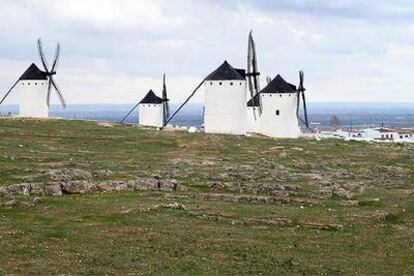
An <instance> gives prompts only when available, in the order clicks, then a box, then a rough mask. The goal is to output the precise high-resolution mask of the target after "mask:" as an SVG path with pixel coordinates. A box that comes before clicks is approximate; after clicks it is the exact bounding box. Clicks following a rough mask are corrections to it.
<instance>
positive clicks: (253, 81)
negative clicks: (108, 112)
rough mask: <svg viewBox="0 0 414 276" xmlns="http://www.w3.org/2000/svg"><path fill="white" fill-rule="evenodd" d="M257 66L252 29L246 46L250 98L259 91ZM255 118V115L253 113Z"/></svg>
mask: <svg viewBox="0 0 414 276" xmlns="http://www.w3.org/2000/svg"><path fill="white" fill-rule="evenodd" d="M258 70H259V69H258V67H257V55H256V44H255V42H254V39H253V31H250V33H249V39H248V48H247V72H246V76H247V82H248V89H249V92H250V98H251V99H252V98H254V97H255V96H256V95H257V94H258V93H259V92H260V81H259V75H260V73H259V71H258ZM258 110H259V114H261V113H262V103H261V100H260V97H259V108H258ZM255 119H256V115H255Z"/></svg>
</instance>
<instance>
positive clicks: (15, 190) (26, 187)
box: [5, 183, 30, 196]
mask: <svg viewBox="0 0 414 276" xmlns="http://www.w3.org/2000/svg"><path fill="white" fill-rule="evenodd" d="M5 190H6V195H25V196H27V195H30V184H28V183H23V184H14V185H10V186H7V187H6V188H5Z"/></svg>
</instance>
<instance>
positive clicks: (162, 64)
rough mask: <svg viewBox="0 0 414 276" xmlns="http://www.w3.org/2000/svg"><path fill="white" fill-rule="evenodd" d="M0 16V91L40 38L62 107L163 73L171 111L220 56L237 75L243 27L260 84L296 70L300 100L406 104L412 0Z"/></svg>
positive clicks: (413, 43)
mask: <svg viewBox="0 0 414 276" xmlns="http://www.w3.org/2000/svg"><path fill="white" fill-rule="evenodd" d="M0 17H1V18H2V21H3V22H7V24H1V26H0V38H1V41H2V43H1V44H0V64H1V65H2V66H1V67H0V91H5V90H7V89H8V86H9V85H11V84H12V83H13V81H14V80H15V78H17V77H19V76H20V75H21V74H22V73H23V71H24V70H25V69H26V67H27V66H28V65H30V63H31V62H33V61H36V62H38V57H37V52H36V48H35V42H36V39H37V37H39V36H41V37H42V38H43V41H44V45H45V47H46V52H47V55H48V56H50V57H51V56H52V55H53V50H54V49H53V48H54V47H55V43H56V42H57V41H59V42H60V43H61V44H62V57H61V64H60V67H59V70H58V75H57V79H58V81H59V82H60V86H61V88H62V90H63V91H64V94H65V96H66V98H68V102H69V103H93V102H102V103H111V102H119V103H132V102H135V101H137V99H138V98H140V97H141V96H143V95H144V93H145V92H146V91H147V90H149V89H150V88H153V89H156V90H157V89H158V88H159V87H160V81H161V76H162V74H163V73H167V76H168V80H169V86H170V90H171V94H170V95H171V100H172V102H180V101H182V100H183V99H184V98H185V97H186V95H188V94H189V93H190V92H191V91H192V89H193V87H194V86H195V85H196V84H197V83H198V82H199V81H201V80H202V79H203V78H204V76H205V75H207V74H208V73H209V72H211V71H212V70H214V69H215V68H216V67H217V66H218V65H219V64H221V63H222V61H223V60H224V59H227V60H229V61H230V63H231V64H233V65H234V66H235V67H245V64H246V50H247V49H246V48H247V34H248V32H249V30H250V29H254V36H255V38H256V43H257V48H258V58H259V67H260V70H261V72H262V76H263V77H264V76H266V75H269V76H275V75H276V74H277V73H281V74H282V75H283V76H284V77H285V78H286V79H287V80H289V81H290V82H292V83H296V82H297V79H298V77H297V72H298V70H299V69H301V68H303V69H304V70H305V74H306V85H307V87H308V95H309V96H308V99H309V100H310V101H338V100H341V101H404V102H408V101H411V102H414V95H413V93H411V91H412V90H413V89H414V83H411V81H410V79H411V72H410V71H411V68H413V66H414V56H413V52H414V51H413V47H414V36H413V35H412V34H413V33H414V31H413V30H414V28H413V24H412V18H414V4H412V3H411V1H391V0H388V1H387V0H384V1H376V0H367V1H363V2H362V1H354V0H338V1H322V0H311V1H305V0H278V1H270V0H255V1H253V0H244V1H217V0H214V1H213V0H206V1H196V0H174V1H167V0H151V1H150V0H142V1H133V0H117V1H111V0H99V1H98V0H82V1H81V0H71V1H69V0H67V1H52V0H3V1H2V9H1V10H0ZM263 81H264V78H262V82H263ZM263 85H264V83H263ZM390 89H391V90H392V93H390ZM0 93H2V92H0ZM202 99H203V96H202V91H200V92H199V94H198V95H197V97H196V98H195V101H199V102H200V101H202ZM10 101H13V99H10Z"/></svg>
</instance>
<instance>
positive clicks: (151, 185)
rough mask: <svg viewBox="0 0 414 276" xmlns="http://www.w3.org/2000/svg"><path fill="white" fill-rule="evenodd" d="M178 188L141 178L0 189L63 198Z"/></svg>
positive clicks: (173, 183) (1, 193)
mask: <svg viewBox="0 0 414 276" xmlns="http://www.w3.org/2000/svg"><path fill="white" fill-rule="evenodd" d="M177 187H178V182H177V181H175V180H160V179H156V178H141V179H136V180H131V181H115V180H108V181H102V182H92V181H86V180H76V181H67V182H53V183H22V184H14V185H10V186H7V187H2V188H0V196H17V195H24V196H28V195H34V196H45V195H47V196H61V195H62V194H85V193H93V192H120V191H148V190H159V191H175V190H177Z"/></svg>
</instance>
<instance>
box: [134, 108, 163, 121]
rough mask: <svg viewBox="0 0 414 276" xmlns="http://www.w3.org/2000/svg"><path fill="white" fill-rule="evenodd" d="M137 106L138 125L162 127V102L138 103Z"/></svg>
mask: <svg viewBox="0 0 414 276" xmlns="http://www.w3.org/2000/svg"><path fill="white" fill-rule="evenodd" d="M138 108H139V124H140V125H143V126H155V127H162V124H163V112H164V111H163V108H162V104H140V105H139V107H138Z"/></svg>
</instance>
